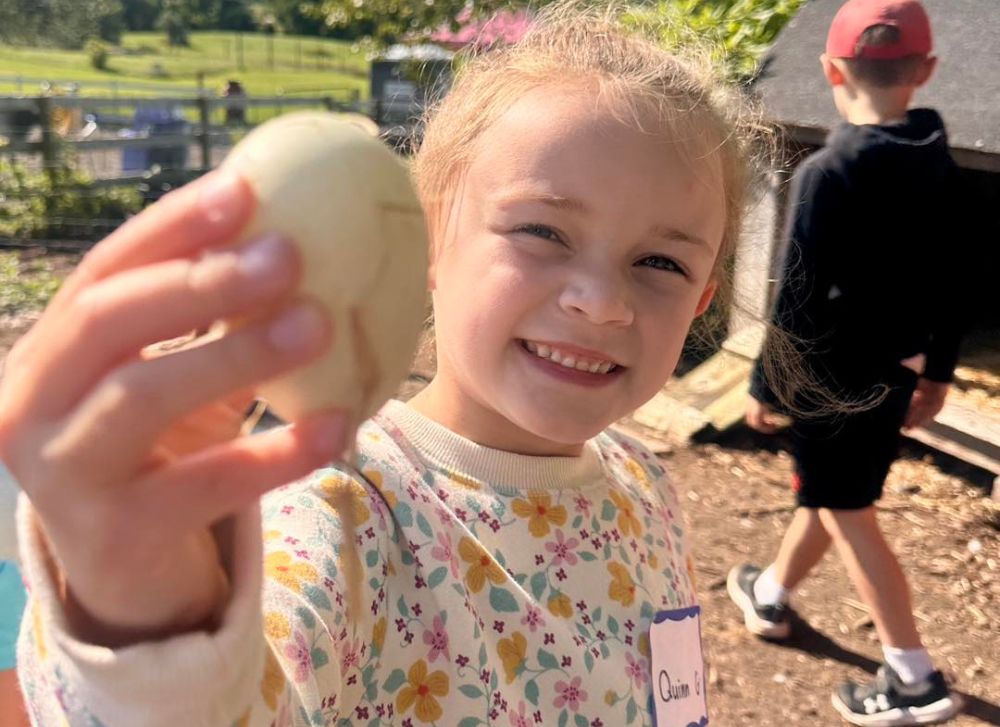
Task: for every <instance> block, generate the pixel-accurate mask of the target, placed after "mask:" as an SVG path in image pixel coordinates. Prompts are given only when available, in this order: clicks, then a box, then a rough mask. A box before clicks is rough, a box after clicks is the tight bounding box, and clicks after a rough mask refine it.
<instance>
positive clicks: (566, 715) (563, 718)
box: [559, 709, 569, 727]
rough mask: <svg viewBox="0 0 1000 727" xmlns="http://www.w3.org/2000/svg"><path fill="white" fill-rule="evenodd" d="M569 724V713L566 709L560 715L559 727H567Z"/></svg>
mask: <svg viewBox="0 0 1000 727" xmlns="http://www.w3.org/2000/svg"><path fill="white" fill-rule="evenodd" d="M567 722H569V712H567V711H566V710H565V709H564V710H563V711H562V714H560V715H559V727H566V723H567Z"/></svg>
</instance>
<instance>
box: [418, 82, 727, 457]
mask: <svg viewBox="0 0 1000 727" xmlns="http://www.w3.org/2000/svg"><path fill="white" fill-rule="evenodd" d="M696 164H698V165H699V166H698V168H697V169H691V168H690V167H689V166H688V165H687V164H686V163H685V162H684V161H683V160H682V157H681V155H679V154H678V152H677V149H676V147H675V145H673V144H671V143H670V142H669V140H667V139H665V138H664V137H663V136H662V135H652V134H648V133H643V132H641V131H638V130H636V129H634V128H631V127H630V126H626V125H624V124H622V123H621V122H619V121H616V120H615V119H614V118H613V116H612V114H611V113H610V112H609V110H608V109H606V108H602V107H601V106H600V104H599V102H597V101H596V97H595V94H594V92H593V90H587V89H560V88H551V87H548V88H540V89H536V90H535V91H533V92H530V93H528V94H526V95H525V96H524V97H522V98H521V99H520V100H519V101H518V102H517V103H515V104H514V105H513V106H512V107H511V108H510V109H509V110H508V111H507V112H505V113H504V115H503V116H501V117H500V118H499V119H498V120H497V122H496V123H494V124H493V126H491V127H490V128H489V129H488V130H487V131H486V132H485V133H484V134H483V137H482V139H481V140H480V142H479V153H478V154H477V156H476V157H475V159H474V160H473V162H472V164H471V165H470V167H469V169H468V171H467V173H466V175H465V178H464V180H463V184H461V185H459V188H458V192H457V194H456V199H455V200H454V206H453V209H452V214H451V218H450V221H449V224H448V228H447V232H446V234H445V239H444V240H443V241H439V242H438V244H437V248H436V250H435V253H434V261H433V263H432V265H433V267H432V285H433V287H434V311H435V326H436V335H437V346H438V373H437V377H436V378H435V380H434V382H432V384H431V385H430V386H429V387H428V389H427V390H425V392H424V393H423V394H422V395H421V396H420V397H418V398H417V399H415V400H414V406H415V407H416V408H418V409H420V410H422V411H423V412H424V413H425V414H427V415H429V416H431V417H432V418H433V419H435V420H437V421H439V422H441V423H442V424H444V425H445V426H448V427H449V428H451V429H453V430H454V431H456V432H458V433H459V434H462V435H464V436H466V437H468V438H470V439H473V440H474V441H477V442H479V443H481V444H484V445H487V446H492V447H496V448H501V449H507V450H510V451H518V452H523V453H526V454H573V453H576V452H578V451H579V450H580V447H581V446H582V443H583V442H585V441H586V440H587V439H589V438H590V437H593V436H594V435H596V434H598V433H599V432H600V431H602V430H603V429H604V428H605V427H607V426H608V425H609V424H611V423H612V422H614V421H616V420H617V419H619V418H621V417H622V416H624V415H626V414H628V413H630V412H631V411H633V410H634V409H635V408H636V407H638V406H640V405H641V404H643V403H644V402H645V401H647V400H648V399H650V398H651V397H652V396H653V395H654V394H655V393H656V392H657V391H658V390H659V389H660V388H661V387H662V386H663V384H664V383H665V382H666V380H667V378H668V377H669V376H670V374H671V373H672V372H673V369H674V366H675V365H676V363H677V359H678V357H679V355H680V352H681V347H682V345H683V342H684V338H685V336H686V334H687V331H688V328H689V326H690V325H691V322H692V320H693V319H694V317H695V316H696V314H697V313H699V312H700V311H701V310H703V308H704V306H705V305H707V303H708V300H709V299H710V297H711V293H712V290H713V289H714V285H713V284H712V282H711V276H712V271H713V265H714V263H715V259H716V255H717V252H718V250H719V246H720V242H721V238H722V234H723V227H724V224H725V216H724V215H725V212H724V199H723V197H722V194H721V192H720V190H721V182H720V176H719V175H720V172H719V170H718V166H717V165H718V162H717V160H716V159H714V158H709V159H707V160H705V159H702V160H700V161H698V162H696Z"/></svg>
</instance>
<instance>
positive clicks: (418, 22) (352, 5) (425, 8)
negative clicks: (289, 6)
mask: <svg viewBox="0 0 1000 727" xmlns="http://www.w3.org/2000/svg"><path fill="white" fill-rule="evenodd" d="M525 4H526V3H525V2H524V1H523V0H480V1H479V2H476V3H475V5H473V6H470V5H469V4H468V2H467V0H433V1H432V2H427V1H426V0H364V2H357V0H322V2H320V3H319V4H318V5H317V6H316V8H315V9H311V10H310V11H309V12H310V14H313V15H315V16H316V17H320V18H323V19H324V21H325V22H326V24H327V25H328V26H329V27H330V28H333V29H336V28H347V27H352V26H353V27H361V26H365V25H367V26H368V27H370V28H371V31H370V32H369V33H367V34H368V35H370V36H371V37H372V39H373V40H374V41H375V42H376V43H379V44H383V45H384V44H389V43H393V42H395V41H397V40H400V39H402V38H405V37H407V36H410V35H415V34H424V33H427V32H430V31H433V30H436V29H437V28H440V27H441V26H443V25H448V24H454V23H455V17H456V16H457V15H458V14H459V13H460V12H461V11H462V10H463V9H465V8H466V7H472V8H473V12H474V13H475V15H476V16H477V17H478V16H483V15H487V16H488V15H490V14H492V13H494V12H496V11H497V10H499V9H500V8H504V7H515V6H523V5H525Z"/></svg>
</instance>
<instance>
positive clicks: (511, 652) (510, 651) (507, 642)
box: [497, 631, 528, 684]
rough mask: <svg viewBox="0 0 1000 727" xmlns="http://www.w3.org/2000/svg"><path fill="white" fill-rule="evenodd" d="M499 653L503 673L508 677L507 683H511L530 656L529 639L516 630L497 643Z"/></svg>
mask: <svg viewBox="0 0 1000 727" xmlns="http://www.w3.org/2000/svg"><path fill="white" fill-rule="evenodd" d="M497 654H499V655H500V661H501V662H503V673H504V675H505V676H506V677H507V684H511V683H512V682H513V681H514V680H515V679H516V678H517V675H518V674H520V673H521V669H522V668H523V667H524V662H525V661H526V660H527V658H528V640H527V639H525V638H524V634H522V633H521V632H520V631H515V632H514V634H513V635H512V636H511V638H509V639H500V643H498V644H497Z"/></svg>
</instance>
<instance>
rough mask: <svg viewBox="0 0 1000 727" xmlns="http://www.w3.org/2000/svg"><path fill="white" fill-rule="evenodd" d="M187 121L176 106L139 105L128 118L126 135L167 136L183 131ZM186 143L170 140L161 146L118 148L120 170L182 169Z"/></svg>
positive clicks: (185, 158) (185, 132)
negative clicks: (129, 126)
mask: <svg viewBox="0 0 1000 727" xmlns="http://www.w3.org/2000/svg"><path fill="white" fill-rule="evenodd" d="M190 128H191V124H190V123H189V122H188V120H187V119H185V118H184V114H183V113H182V112H181V110H180V108H178V107H166V106H140V107H139V108H138V109H136V112H135V116H134V117H133V119H132V128H131V129H129V130H128V131H127V132H126V133H125V134H123V135H124V136H125V137H126V138H128V137H132V138H135V137H141V136H150V137H156V136H168V135H173V134H187V133H189V130H190ZM187 158H188V144H187V143H186V142H185V143H180V144H177V143H171V144H167V145H165V146H154V147H143V148H140V149H124V150H123V151H122V171H123V172H144V171H146V170H147V169H150V168H152V167H153V166H159V167H160V168H161V169H184V168H185V167H186V166H187Z"/></svg>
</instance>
